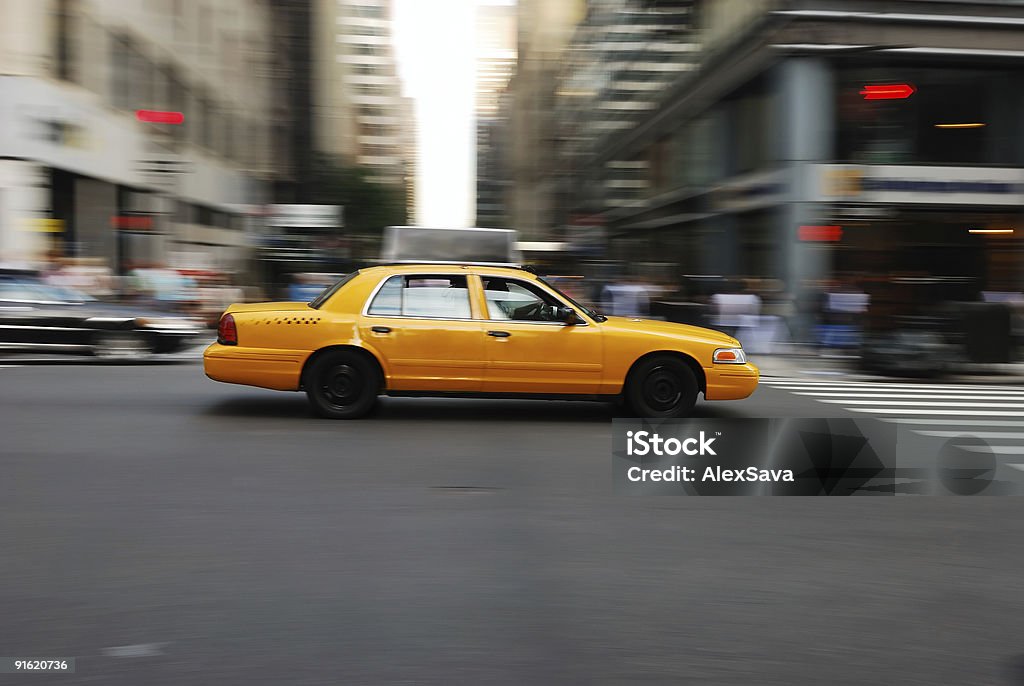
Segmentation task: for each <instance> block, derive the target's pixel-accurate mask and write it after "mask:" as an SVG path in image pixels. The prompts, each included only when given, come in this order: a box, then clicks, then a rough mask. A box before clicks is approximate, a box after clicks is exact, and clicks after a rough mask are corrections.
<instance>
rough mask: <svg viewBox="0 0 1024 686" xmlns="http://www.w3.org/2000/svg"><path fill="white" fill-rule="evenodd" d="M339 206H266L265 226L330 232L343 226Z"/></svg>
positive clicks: (341, 212) (340, 207)
mask: <svg viewBox="0 0 1024 686" xmlns="http://www.w3.org/2000/svg"><path fill="white" fill-rule="evenodd" d="M343 215H344V208H343V207H342V206H341V205H268V206H267V214H266V225H267V226H271V227H276V228H282V229H314V230H332V229H338V228H341V227H343V226H344V225H345V223H344V218H343Z"/></svg>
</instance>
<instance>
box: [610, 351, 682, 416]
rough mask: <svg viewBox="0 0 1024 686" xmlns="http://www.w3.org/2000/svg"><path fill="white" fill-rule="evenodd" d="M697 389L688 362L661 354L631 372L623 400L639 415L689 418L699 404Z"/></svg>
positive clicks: (645, 361)
mask: <svg viewBox="0 0 1024 686" xmlns="http://www.w3.org/2000/svg"><path fill="white" fill-rule="evenodd" d="M698 392H699V389H698V386H697V379H696V377H695V376H694V375H693V370H691V369H690V367H689V365H687V364H686V363H685V362H683V361H682V360H680V359H678V358H675V357H671V356H667V355H665V356H661V355H659V356H657V357H652V358H650V359H649V360H644V361H643V362H641V363H640V364H638V365H637V366H636V367H635V368H634V369H633V370H632V371H631V372H630V373H629V377H628V378H627V379H626V388H625V390H624V393H623V396H624V397H623V400H625V402H626V405H627V406H628V407H629V409H630V410H632V411H633V413H634V414H635V416H637V417H686V416H688V415H689V414H690V413H691V412H692V411H693V407H694V405H696V404H697V393H698Z"/></svg>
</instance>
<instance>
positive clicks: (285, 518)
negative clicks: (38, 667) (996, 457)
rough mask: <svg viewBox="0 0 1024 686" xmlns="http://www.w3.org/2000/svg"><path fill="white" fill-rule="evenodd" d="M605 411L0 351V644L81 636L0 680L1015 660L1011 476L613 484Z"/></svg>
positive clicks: (328, 679) (780, 669)
mask: <svg viewBox="0 0 1024 686" xmlns="http://www.w3.org/2000/svg"><path fill="white" fill-rule="evenodd" d="M700 412H701V413H702V415H703V416H708V417H740V416H826V415H827V414H829V413H832V412H835V413H838V414H839V415H842V414H843V413H845V412H846V410H845V409H844V408H843V407H840V406H839V405H825V404H823V403H822V402H819V401H818V400H815V399H814V398H811V397H808V396H802V395H797V394H796V391H794V390H788V389H785V388H772V387H770V386H768V385H766V386H765V387H763V388H762V389H760V390H759V391H758V392H757V394H755V396H753V397H752V398H751V399H749V400H747V401H743V402H739V403H723V404H718V405H713V404H707V405H702V406H701V407H700ZM612 416H613V415H612V411H611V410H610V409H609V408H608V407H606V406H604V405H599V404H591V403H550V402H526V401H454V400H418V399H386V400H385V401H384V404H383V407H382V409H381V411H380V412H379V413H378V414H377V416H376V417H374V418H373V419H370V420H365V421H359V422H331V421H326V420H319V419H314V418H312V417H311V416H310V414H309V411H308V409H307V405H306V401H305V398H304V397H303V396H301V395H298V394H287V393H275V392H272V391H260V390H257V389H246V388H241V387H232V386H227V385H221V384H216V383H214V382H212V381H209V380H207V379H206V378H205V377H204V376H203V374H202V370H201V368H200V366H199V365H198V364H196V363H177V364H166V365H157V366H105V365H98V364H47V365H26V366H11V367H0V467H2V469H0V546H2V552H0V656H10V657H15V656H21V657H52V656H75V657H77V666H76V669H77V671H76V673H75V674H73V675H59V676H58V675H53V676H48V675H41V674H37V675H33V676H31V677H29V676H24V675H18V676H12V675H0V684H6V683H32V684H40V683H53V684H103V685H104V686H116V685H125V686H129V685H130V686H139V685H141V684H147V685H162V684H168V685H169V684H174V685H180V684H273V685H275V686H277V685H280V684H421V683H422V684H510V685H511V684H514V685H517V686H518V685H523V684H549V683H550V684H561V683H566V684H585V683H586V684H691V683H692V684H702V685H703V684H741V683H743V684H746V683H752V684H797V683H808V684H880V683H885V684H889V683H900V684H1020V683H1024V657H1022V656H1024V641H1022V639H1021V636H1022V635H1024V631H1022V629H1024V612H1022V610H1024V608H1022V600H1021V597H1022V596H1021V592H1020V589H1021V587H1020V579H1021V577H1022V568H1024V518H1022V516H1021V515H1022V512H1024V511H1022V507H1021V505H1020V503H1021V501H1019V500H1018V499H1016V498H985V497H973V498H951V497H950V498H863V499H858V498H852V499H842V498H807V499H788V498H680V497H669V498H628V497H621V496H615V495H613V494H612V493H611V485H610V464H611V462H610V442H611V425H610V419H611V417H612Z"/></svg>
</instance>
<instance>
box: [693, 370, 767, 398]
mask: <svg viewBox="0 0 1024 686" xmlns="http://www.w3.org/2000/svg"><path fill="white" fill-rule="evenodd" d="M704 375H705V377H706V378H707V390H705V391H704V398H705V400H741V399H743V398H747V397H749V396H750V394H751V393H753V392H754V391H755V390H757V382H758V380H759V379H760V378H761V372H760V370H758V368H757V367H756V366H755V365H754V364H753V363H751V362H746V363H744V364H716V365H714V366H712V367H706V368H705V369H704Z"/></svg>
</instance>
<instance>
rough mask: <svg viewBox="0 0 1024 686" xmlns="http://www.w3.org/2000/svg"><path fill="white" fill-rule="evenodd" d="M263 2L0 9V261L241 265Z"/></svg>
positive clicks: (260, 162) (272, 174)
mask: <svg viewBox="0 0 1024 686" xmlns="http://www.w3.org/2000/svg"><path fill="white" fill-rule="evenodd" d="M269 5H270V3H268V2H261V1H257V0H216V1H214V0H198V1H196V2H146V3H125V2H118V1H117V0H47V1H30V0H12V1H10V2H4V3H0V102H2V103H3V107H0V260H2V261H5V262H24V263H39V262H42V261H44V260H46V259H48V258H53V257H58V256H59V257H89V258H94V259H97V260H99V261H101V262H102V263H104V264H106V265H107V266H108V267H109V268H110V269H112V270H116V271H117V272H121V273H123V272H125V271H126V270H127V269H130V268H132V267H134V266H141V265H154V264H173V263H176V262H180V263H183V264H184V263H187V264H189V265H190V266H204V267H209V268H217V269H230V270H239V269H244V267H245V263H246V260H247V257H248V254H249V239H248V236H247V227H248V222H249V220H248V217H249V216H250V207H251V206H253V205H258V204H262V203H265V202H267V201H269V199H270V196H271V193H272V189H273V186H274V184H275V182H276V181H278V172H277V170H276V167H275V166H274V161H273V160H274V158H273V153H274V149H273V147H272V146H271V143H270V142H271V139H272V136H273V134H274V131H275V128H274V127H275V126H276V125H277V123H278V122H276V121H275V116H274V111H273V106H272V95H271V93H272V91H273V89H274V84H273V76H274V75H273V73H272V70H271V52H272V50H271V44H270V41H271V36H272V31H271V17H272V15H271V10H270V6H269ZM139 110H151V111H158V112H175V113H180V114H182V115H183V121H182V122H181V123H153V122H151V121H149V122H144V121H140V118H142V119H152V116H149V117H147V116H145V115H144V114H143V115H139V114H137V111H139ZM156 116H157V117H158V118H159V115H156ZM172 121H174V119H173V115H172Z"/></svg>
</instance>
